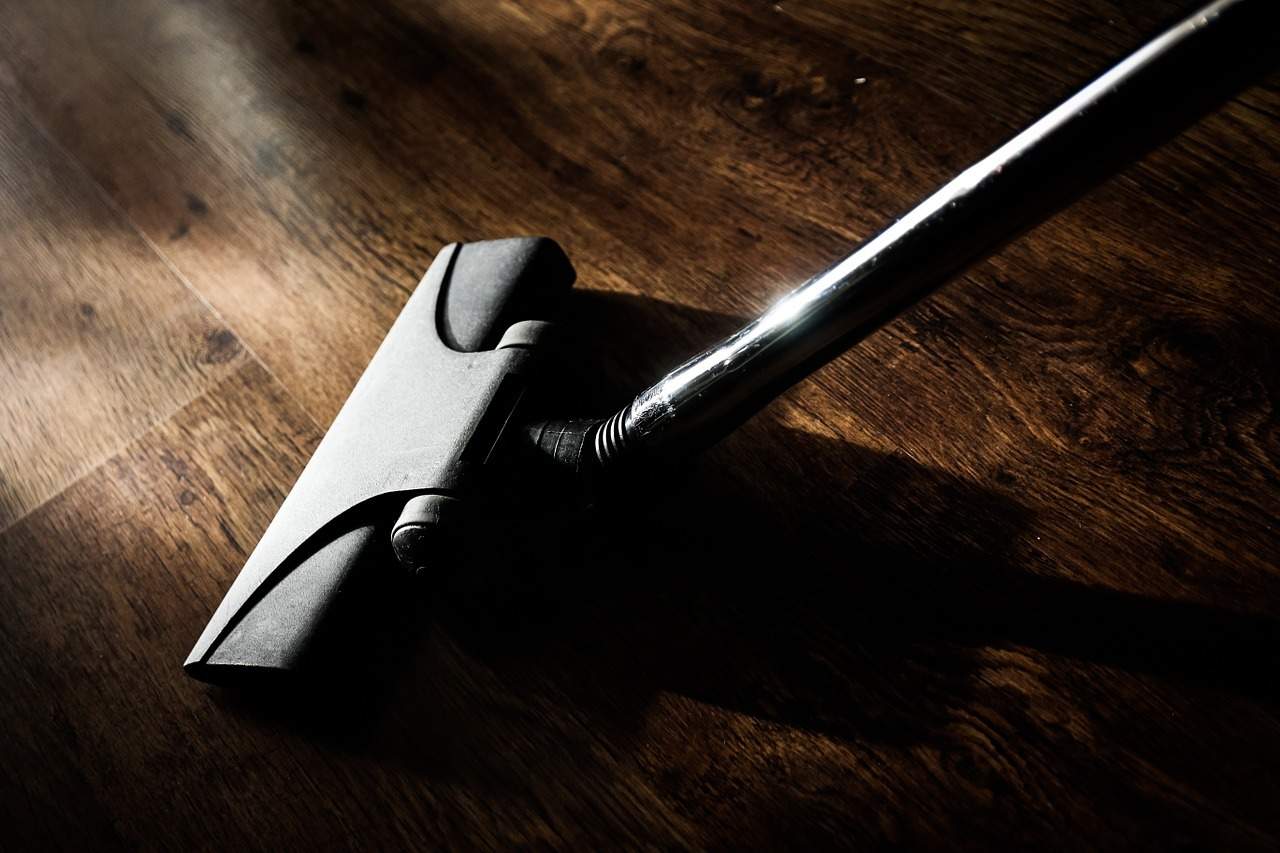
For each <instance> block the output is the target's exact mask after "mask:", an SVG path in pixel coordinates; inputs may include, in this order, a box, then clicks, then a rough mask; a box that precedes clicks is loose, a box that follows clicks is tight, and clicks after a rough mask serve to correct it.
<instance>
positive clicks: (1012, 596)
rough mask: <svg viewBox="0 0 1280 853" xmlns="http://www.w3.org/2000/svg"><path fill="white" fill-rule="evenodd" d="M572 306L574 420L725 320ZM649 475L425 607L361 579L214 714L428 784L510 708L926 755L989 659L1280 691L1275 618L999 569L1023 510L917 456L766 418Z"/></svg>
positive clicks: (508, 524) (555, 516)
mask: <svg viewBox="0 0 1280 853" xmlns="http://www.w3.org/2000/svg"><path fill="white" fill-rule="evenodd" d="M568 311H569V318H568V323H567V324H566V326H567V328H573V329H579V330H589V332H584V333H581V334H580V335H579V336H578V337H577V338H576V339H573V340H569V341H567V342H566V343H567V346H566V347H565V350H564V351H565V352H566V353H567V354H568V356H567V362H566V363H563V364H559V365H552V366H551V369H550V373H549V375H552V376H557V377H562V379H563V381H562V382H561V383H560V386H559V390H560V392H562V393H563V394H564V395H565V397H566V398H567V399H572V400H577V401H579V402H581V401H584V400H585V401H587V404H588V406H587V407H586V408H583V409H577V410H572V411H581V412H598V411H607V410H608V409H609V407H611V406H614V405H617V404H619V403H620V402H622V401H623V400H625V399H626V398H627V397H628V396H629V394H628V393H627V391H628V390H629V389H634V388H637V387H639V386H640V385H641V384H642V383H643V382H645V381H646V380H648V379H652V378H653V377H655V376H656V375H658V374H659V373H660V372H661V371H662V369H663V368H664V367H665V366H667V365H670V364H672V363H674V362H675V361H677V360H679V358H681V357H682V356H684V355H687V353H672V352H667V351H665V350H664V348H663V346H662V342H663V341H665V340H688V339H691V338H692V339H705V340H713V339H715V338H716V337H717V336H718V335H721V334H723V333H725V332H727V331H729V330H731V329H733V328H736V327H737V326H738V325H739V321H738V320H736V319H734V318H729V317H721V316H717V315H709V314H706V313H705V312H698V311H692V310H689V309H684V308H680V307H678V306H673V305H671V304H668V303H662V302H657V301H653V300H644V299H639V298H635V297H620V296H611V295H606V294H600V293H590V292H584V293H578V294H575V295H574V297H572V299H571V304H570V305H569V306H568ZM619 389H622V390H621V391H620V390H619ZM653 480H654V482H651V483H648V484H645V486H644V487H640V488H637V489H636V491H635V492H633V493H630V494H627V495H623V496H618V497H615V499H614V500H613V502H612V504H611V505H609V506H607V507H605V508H603V509H602V510H600V511H597V512H595V513H591V514H586V513H576V514H569V515H564V514H560V513H554V512H552V513H544V514H542V515H540V516H539V515H538V513H539V509H538V508H531V514H530V515H529V516H524V517H520V518H507V519H499V520H496V521H494V522H493V524H492V527H491V529H490V530H489V531H488V533H487V534H486V535H482V536H477V537H474V538H473V539H472V541H471V543H470V547H467V548H465V549H464V550H463V552H462V553H459V554H457V555H456V556H455V559H454V560H453V561H452V562H453V567H454V570H453V572H452V573H451V574H450V575H449V576H447V577H442V578H441V579H440V580H439V582H438V583H437V584H436V585H435V587H434V588H433V589H431V590H429V591H425V592H424V591H423V590H422V589H416V590H415V589H411V588H410V587H409V586H408V584H407V581H405V580H404V579H403V578H402V577H400V575H399V573H397V572H396V571H395V570H394V569H391V570H389V571H388V572H387V573H386V575H385V576H376V577H370V578H366V579H365V581H366V582H367V583H368V584H369V585H370V588H369V589H368V590H366V591H365V592H364V593H362V594H359V595H356V596H354V598H355V599H356V600H357V601H358V602H359V603H360V604H361V607H362V608H363V610H362V612H360V613H352V614H349V616H348V619H347V621H346V622H345V623H344V626H345V627H342V628H341V629H340V630H339V631H338V632H337V633H336V634H335V637H336V643H335V645H333V646H331V647H330V648H328V649H327V650H322V651H320V652H319V653H318V654H317V657H319V658H323V660H321V661H320V663H321V667H320V668H319V676H320V677H319V678H317V679H316V680H315V681H314V682H313V683H312V684H311V685H310V686H306V687H301V686H291V687H290V688H289V689H287V690H283V691H276V692H261V691H255V692H239V693H237V692H234V691H222V692H220V693H219V694H218V695H219V696H220V697H221V698H220V701H221V702H223V703H224V704H225V705H227V706H229V707H232V708H233V709H235V710H237V711H239V712H241V713H244V714H246V715H248V716H249V717H252V718H256V719H260V720H263V721H265V722H266V723H267V724H270V725H281V724H283V725H287V726H290V727H294V728H299V729H301V730H302V731H303V732H305V733H306V734H307V735H308V736H311V737H316V738H320V739H323V740H326V741H330V742H335V743H339V744H342V745H344V746H346V747H347V748H352V749H358V750H361V751H370V752H373V753H375V754H379V755H384V756H387V757H388V758H394V760H397V761H403V762H407V763H410V764H413V765H415V766H420V767H424V768H428V769H429V768H431V767H432V766H433V762H435V761H436V760H437V759H438V757H439V751H438V749H437V746H438V743H437V742H438V741H440V740H446V741H447V740H456V739H462V740H465V739H466V738H467V737H468V733H467V732H466V731H465V727H466V726H467V725H468V722H467V716H468V715H467V713H466V710H465V709H466V706H467V703H469V702H473V701H482V702H486V703H488V702H490V701H492V700H493V699H494V698H495V697H496V696H498V695H499V694H500V695H501V696H502V697H507V699H509V700H510V702H511V703H513V704H514V705H515V706H519V705H520V703H521V702H522V701H523V699H522V697H528V696H535V695H536V696H537V697H540V698H539V699H538V701H540V702H546V701H551V702H555V701H560V700H563V701H568V702H571V703H572V704H573V705H574V706H576V707H579V708H586V709H589V713H591V714H592V715H593V717H594V719H596V720H598V721H599V722H600V724H601V725H602V726H606V727H618V728H621V729H626V728H627V727H629V726H631V725H634V724H635V722H636V721H637V720H638V719H639V718H640V716H641V715H642V713H643V711H644V709H645V708H646V707H647V706H648V704H649V703H650V702H651V701H652V700H653V698H654V696H655V695H656V693H657V692H658V691H674V692H677V693H680V694H683V695H686V696H689V697H692V698H695V699H698V700H701V701H704V702H709V703H713V704H715V705H718V706H721V707H724V708H728V709H732V710H734V711H738V712H741V713H744V714H749V715H752V716H754V717H757V718H762V719H767V720H771V721H775V722H778V723H781V724H784V725H787V726H793V727H798V728H802V729H805V730H810V731H818V732H823V733H826V734H829V735H832V736H836V737H842V738H851V739H859V740H875V741H882V742H890V743H895V744H910V743H915V742H920V741H927V740H928V739H930V738H931V737H933V736H935V735H936V734H937V732H938V731H940V729H941V727H942V726H944V725H946V724H947V723H948V721H949V720H950V719H951V714H952V713H953V710H954V709H955V708H958V707H964V706H965V704H966V697H967V696H968V695H969V694H970V691H971V690H973V688H974V685H973V675H974V671H975V667H976V666H977V662H976V656H977V655H979V654H980V653H981V652H982V650H984V649H988V648H992V647H994V648H1004V647H1027V648H1031V649H1036V650H1041V651H1046V652H1050V653H1053V654H1056V655H1064V656H1067V657H1071V658H1075V659H1083V660H1087V661H1095V662H1098V663H1102V664H1105V665H1108V666H1114V667H1119V668H1121V669H1124V670H1127V671H1132V672H1137V673H1145V674H1150V675H1155V676H1158V677H1161V678H1169V679H1180V680H1188V681H1193V682H1199V683H1203V684H1208V685H1214V686H1216V687H1219V688H1221V689H1224V690H1229V691H1234V692H1238V693H1241V694H1245V695H1250V696H1254V697H1259V698H1266V699H1274V698H1275V692H1276V687H1275V685H1276V683H1277V680H1276V678H1275V676H1276V674H1277V673H1276V672H1275V668H1274V663H1272V664H1271V665H1260V664H1259V663H1258V662H1259V661H1272V662H1274V661H1276V660H1278V659H1280V656H1278V655H1277V652H1280V647H1278V643H1277V639H1278V633H1277V625H1276V623H1275V621H1274V620H1271V619H1266V618H1262V617H1255V616H1249V615H1244V614H1239V613H1228V612H1223V611H1218V610H1214V609H1211V608H1208V607H1204V606H1201V605H1197V604H1185V603H1178V602H1171V601H1159V600H1152V599H1147V598H1142V597H1139V596H1135V595H1131V594H1127V593H1122V592H1115V591H1112V590H1107V589H1102V588H1097V587H1090V586H1086V585H1082V584H1079V583H1075V582H1071V581H1069V580H1064V579H1060V578H1049V577H1044V576H1038V575H1035V574H1032V573H1031V572H1029V571H1028V570H1026V569H1025V568H1023V567H1020V566H1018V565H1016V564H1015V563H1014V562H1012V560H1013V557H1012V554H1011V548H1012V547H1013V546H1015V545H1016V543H1018V541H1019V539H1020V537H1021V536H1022V535H1023V532H1024V531H1025V528H1026V526H1027V524H1028V521H1029V517H1028V513H1027V511H1026V510H1025V509H1024V508H1023V507H1021V506H1020V505H1019V504H1018V503H1017V501H1016V500H1015V499H1014V498H1012V497H1011V496H1009V495H1006V494H1002V493H999V492H996V491H994V490H992V489H990V488H987V487H984V486H981V485H977V484H974V483H970V482H966V481H964V480H961V479H959V478H957V477H955V476H953V475H951V474H948V473H946V472H942V471H938V470H933V469H930V468H928V467H925V466H922V465H920V464H918V463H916V462H913V461H911V460H910V459H907V458H906V457H905V456H902V455H898V454H890V453H883V452H879V451H875V450H871V449H868V448H865V447H858V446H856V445H853V444H850V443H847V442H844V441H840V440H836V439H832V438H828V437H824V436H819V435H814V434H809V433H805V432H800V431H797V430H793V429H788V428H786V427H783V426H782V425H780V424H778V423H776V422H774V420H773V419H772V418H771V417H770V415H769V414H768V412H766V413H764V414H763V415H761V416H759V417H757V418H756V419H754V420H753V421H751V422H749V423H748V424H747V425H745V426H744V427H743V428H742V429H741V430H740V431H739V432H738V433H736V434H734V435H732V436H730V437H729V438H728V439H726V440H725V441H724V442H723V443H722V444H720V445H719V446H717V447H716V448H714V449H713V450H712V451H711V452H710V453H709V454H707V455H706V456H705V457H704V458H702V459H701V460H699V461H698V462H697V463H696V464H693V463H691V464H688V465H685V466H678V467H675V468H672V469H668V470H666V471H662V472H656V473H655V474H654V477H653ZM442 644H443V645H442ZM441 649H444V651H443V652H442V651H441ZM462 682H465V684H463V683H462ZM547 697H552V698H550V699H548V698H547ZM555 697H560V699H557V698H555ZM507 699H500V700H499V704H501V703H502V702H505V701H507ZM460 726H461V727H463V728H464V730H463V731H459V730H458V728H459V727H460ZM409 731H413V732H414V733H415V734H414V735H412V736H407V735H406V732H409ZM414 743H416V744H417V747H415V746H414V745H413V744H414Z"/></svg>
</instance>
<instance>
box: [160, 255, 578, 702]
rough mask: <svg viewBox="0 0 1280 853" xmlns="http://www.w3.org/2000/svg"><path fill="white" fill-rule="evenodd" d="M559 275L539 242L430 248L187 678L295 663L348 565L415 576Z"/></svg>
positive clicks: (351, 576)
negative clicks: (403, 566)
mask: <svg viewBox="0 0 1280 853" xmlns="http://www.w3.org/2000/svg"><path fill="white" fill-rule="evenodd" d="M573 279H574V273H573V268H572V266H570V264H569V261H568V258H566V257H565V254H564V252H563V251H562V250H561V249H560V247H559V246H557V245H556V244H555V243H554V242H553V241H551V240H549V239H547V238H545V237H523V238H514V239H508V240H493V241H486V242H482V243H469V244H465V245H463V244H452V245H449V246H446V247H445V248H444V249H442V250H441V251H440V253H439V255H437V257H436V259H435V261H434V262H433V263H432V264H431V268H430V269H429V270H428V271H427V274H426V276H424V278H423V279H422V282H421V283H420V284H419V285H418V288H417V289H416V290H415V291H414V293H413V295H412V296H411V297H410V298H409V301H408V303H407V304H406V305H405V306H404V309H403V310H402V311H401V313H400V316H399V317H398V318H397V320H396V322H395V324H394V325H393V326H392V328H391V330H390V332H388V334H387V337H386V339H385V340H384V341H383V343H382V346H381V347H379V349H378V352H377V354H376V355H375V356H374V358H373V360H372V361H371V362H370V363H369V367H368V368H367V369H366V370H365V372H364V375H363V376H361V378H360V381H359V382H358V383H357V384H356V387H355V389H354V390H353V391H352V392H351V396H350V397H349V398H348V399H347V402H346V404H345V405H344V406H343V407H342V411H340V412H339V413H338V416H337V418H335V419H334V422H333V424H332V426H330V428H329V431H328V433H327V434H326V435H325V437H324V439H323V441H321V443H320V445H319V447H318V448H317V449H316V452H315V454H314V455H313V456H312V458H311V460H310V462H308V464H307V466H306V468H305V469H304V470H303V472H302V474H301V476H300V477H299V478H298V481H297V482H296V483H295V484H294V486H293V488H292V489H291V491H290V492H289V495H288V496H287V497H286V498H285V501H284V503H283V504H282V505H281V507H280V509H279V511H278V512H277V514H276V517H275V518H274V519H273V520H272V522H271V524H270V526H268V528H267V530H266V532H265V533H264V534H263V536H262V539H261V540H260V541H259V543H258V545H257V547H256V548H255V549H254V551H253V553H252V554H251V555H250V556H249V559H248V561H247V562H246V563H245V566H244V568H243V569H242V570H241V572H240V574H239V576H238V577H237V578H236V580H235V582H234V583H233V584H232V585H231V588H230V590H228V592H227V594H226V596H225V597H224V599H223V601H222V603H221V605H219V607H218V609H217V611H216V612H215V613H214V615H213V618H212V619H211V620H210V621H209V624H208V625H207V626H206V628H205V630H204V632H203V633H202V634H201V636H200V638H199V640H198V641H197V642H196V644H195V647H194V648H193V649H192V650H191V654H190V656H189V657H188V658H187V661H186V664H185V668H186V671H187V672H188V673H190V674H191V675H193V676H195V677H197V678H200V679H203V680H206V681H219V682H223V681H243V680H246V679H249V678H258V679H261V678H263V677H267V676H270V675H272V674H276V675H280V674H285V673H293V672H297V671H299V670H300V669H303V668H304V667H305V666H306V664H307V660H308V657H309V655H310V653H311V651H312V649H313V647H314V646H315V640H316V638H317V637H318V636H320V635H321V633H323V632H322V629H323V628H325V626H326V625H328V624H330V623H331V622H332V621H333V620H334V619H335V618H338V617H339V613H340V610H341V608H338V607H335V603H336V602H338V601H339V600H340V599H342V598H343V597H344V595H343V594H344V593H353V591H354V590H356V589H358V588H360V585H359V584H357V583H355V581H356V580H357V579H358V578H359V576H360V575H362V574H365V573H368V572H391V573H399V572H400V571H401V570H400V569H399V567H397V566H396V562H397V557H399V559H401V560H404V561H406V562H407V564H408V565H409V566H410V567H411V568H412V569H414V570H415V571H421V570H422V569H424V568H426V567H427V566H428V565H429V563H430V560H429V556H430V553H431V546H432V545H433V543H434V542H435V541H436V540H438V539H440V538H441V536H442V534H443V533H445V532H447V529H448V528H449V527H451V526H452V522H453V520H454V519H455V518H457V517H459V516H460V514H461V513H462V512H463V511H465V509H466V504H467V503H468V502H469V501H468V493H469V492H470V491H471V490H473V489H474V487H475V486H476V484H477V483H479V482H482V481H483V482H492V477H487V478H486V477H484V476H482V474H483V473H484V472H485V471H486V470H487V469H488V468H490V467H492V466H493V464H495V456H496V454H495V449H496V448H498V447H499V446H500V445H501V444H502V443H503V436H504V435H505V434H506V433H507V432H508V430H511V429H514V426H515V424H516V422H517V421H518V417H517V413H518V412H519V410H520V408H521V406H522V402H523V400H524V397H525V391H526V389H527V387H528V382H529V381H530V379H531V377H532V376H533V374H534V372H535V366H536V361H535V356H536V354H537V350H538V348H539V347H540V346H541V341H542V340H543V338H544V332H545V330H546V328H547V325H548V321H549V320H551V319H552V317H553V316H554V314H555V311H556V309H557V307H558V305H559V302H560V299H561V297H562V296H563V294H564V293H565V292H566V291H567V290H568V288H569V287H570V286H571V285H572V284H573ZM393 534H394V536H393ZM353 594H354V593H353ZM346 597H347V598H350V595H347V596H346ZM338 636H342V635H341V633H340V632H339V634H338ZM354 639H355V638H354V637H353V638H352V640H354ZM321 663H322V662H321ZM321 668H322V667H321Z"/></svg>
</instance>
